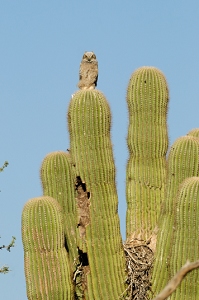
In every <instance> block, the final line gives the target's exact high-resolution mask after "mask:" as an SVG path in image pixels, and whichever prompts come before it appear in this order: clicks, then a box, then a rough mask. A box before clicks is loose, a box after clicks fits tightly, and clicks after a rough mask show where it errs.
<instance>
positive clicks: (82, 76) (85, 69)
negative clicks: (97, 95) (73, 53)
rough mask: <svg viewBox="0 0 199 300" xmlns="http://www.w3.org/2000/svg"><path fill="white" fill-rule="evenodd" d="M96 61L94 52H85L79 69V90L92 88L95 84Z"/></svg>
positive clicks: (96, 73)
mask: <svg viewBox="0 0 199 300" xmlns="http://www.w3.org/2000/svg"><path fill="white" fill-rule="evenodd" d="M97 79H98V62H97V59H96V55H95V53H94V52H85V53H84V55H83V57H82V61H81V64H80V69H79V83H78V87H79V88H80V89H81V90H92V89H94V88H95V87H96V86H97Z"/></svg>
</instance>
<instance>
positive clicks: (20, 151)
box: [0, 0, 199, 300]
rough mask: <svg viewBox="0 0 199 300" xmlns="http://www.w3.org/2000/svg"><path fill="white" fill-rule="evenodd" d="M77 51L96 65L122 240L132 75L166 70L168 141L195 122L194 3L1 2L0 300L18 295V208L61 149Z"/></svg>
mask: <svg viewBox="0 0 199 300" xmlns="http://www.w3.org/2000/svg"><path fill="white" fill-rule="evenodd" d="M85 51H94V52H95V53H96V55H97V58H98V62H99V79H98V87H97V88H98V89H99V90H101V91H102V92H103V93H104V94H105V96H106V98H107V99H108V101H109V103H110V106H111V111H112V120H113V122H112V142H113V145H114V156H115V163H116V168H117V186H118V195H119V214H120V219H121V231H122V235H123V239H125V211H126V203H125V176H126V175H125V169H126V162H127V159H128V151H127V145H126V136H127V128H128V112H127V105H126V100H125V98H126V88H127V85H128V81H129V78H130V76H131V74H132V72H133V71H134V70H135V69H137V68H138V67H141V66H144V65H145V66H155V67H157V68H159V69H160V70H162V72H163V73H164V74H165V76H166V78H167V81H168V85H169V90H170V104H169V114H168V128H169V138H170V145H171V144H172V143H173V142H174V140H175V139H176V138H177V137H179V136H183V135H185V134H186V133H187V132H188V131H190V130H191V129H193V128H197V127H199V118H198V112H199V3H198V1H197V0H194V1H193V0H190V1H185V0H181V1H179V0H176V1H171V0H168V1H160V0H155V1H146V0H145V1H143V0H141V1H133V0H123V1H113V0H110V1H104V0H101V1H91V0H90V1H88V0H84V1H71V0H69V1H63V0H58V1H51V0H48V1H46V0H42V1H41V0H40V1H38V0H34V1H31V0H17V1H11V0H6V1H3V0H0V107H1V129H0V133H1V148H0V154H1V155H0V158H1V162H0V165H3V163H4V161H5V160H7V161H8V162H9V166H8V168H6V169H5V171H4V172H3V173H1V174H0V179H1V180H0V190H1V193H0V208H1V209H0V236H1V240H0V242H1V244H2V243H4V244H6V243H7V244H8V243H9V242H10V240H11V237H12V235H14V236H16V238H17V240H16V247H15V248H13V249H12V251H11V253H6V251H1V252H0V266H1V265H3V264H7V265H9V266H10V268H11V270H12V271H11V272H10V273H9V274H7V275H0V277H1V278H0V289H1V296H0V297H1V299H6V300H11V299H12V300H13V299H15V300H25V299H27V298H26V290H25V288H26V287H25V278H24V270H23V248H22V242H21V212H22V209H23V205H24V204H25V202H26V201H27V200H28V199H30V198H32V197H36V196H39V195H41V194H42V190H41V183H40V178H39V169H40V165H41V162H42V159H43V158H44V157H45V155H46V154H47V153H49V152H52V151H55V150H66V149H67V148H69V138H68V132H67V123H66V112H67V107H68V104H69V101H70V97H71V94H73V93H74V92H75V91H76V90H77V87H76V85H77V82H78V72H79V64H80V61H81V58H82V55H83V53H84V52H85Z"/></svg>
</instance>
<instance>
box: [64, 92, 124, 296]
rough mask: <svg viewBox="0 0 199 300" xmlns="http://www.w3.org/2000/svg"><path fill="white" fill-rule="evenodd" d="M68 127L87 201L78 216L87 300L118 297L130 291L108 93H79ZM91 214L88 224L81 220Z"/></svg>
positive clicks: (73, 156) (72, 106)
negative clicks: (86, 260) (126, 271)
mask: <svg viewBox="0 0 199 300" xmlns="http://www.w3.org/2000/svg"><path fill="white" fill-rule="evenodd" d="M68 126H69V132H70V150H71V154H72V163H73V165H75V171H76V177H77V180H79V183H78V184H77V186H78V193H79V196H80V198H79V199H80V200H81V197H83V196H81V195H85V200H84V202H85V203H86V202H87V203H88V205H87V209H86V210H84V209H82V211H81V212H80V215H79V218H80V222H79V229H80V236H81V238H82V244H81V245H79V248H80V249H81V250H82V251H83V252H84V253H85V252H86V253H87V256H88V261H89V266H88V267H89V273H87V275H86V276H87V291H86V292H87V293H88V299H119V296H120V295H121V294H122V293H123V292H124V290H125V279H126V276H125V259H124V250H123V246H122V239H121V235H120V224H119V217H118V213H117V206H118V199H117V192H116V186H115V165H114V160H113V152H112V145H111V139H110V126H111V113H110V108H109V105H108V103H107V101H106V99H105V97H104V96H103V94H102V93H101V92H99V91H97V90H91V91H79V92H77V93H76V94H74V95H73V98H72V99H71V102H70V105H69V109H68ZM81 189H82V191H81ZM84 193H86V194H84ZM86 195H88V197H86ZM77 199H78V198H77ZM83 199H84V198H83ZM86 215H87V218H88V220H87V223H86V224H85V226H84V223H83V222H82V223H81V219H82V216H86ZM83 244H84V245H83ZM86 299H87V296H86Z"/></svg>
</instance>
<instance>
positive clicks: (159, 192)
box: [126, 67, 169, 240]
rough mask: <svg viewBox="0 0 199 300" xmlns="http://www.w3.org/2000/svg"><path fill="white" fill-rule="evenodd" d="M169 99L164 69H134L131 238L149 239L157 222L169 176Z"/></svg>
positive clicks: (130, 89) (129, 96) (130, 98)
mask: <svg viewBox="0 0 199 300" xmlns="http://www.w3.org/2000/svg"><path fill="white" fill-rule="evenodd" d="M168 99H169V95H168V87H167V83H166V79H165V77H164V75H163V74H162V72H161V71H159V70H158V69H156V68H154V67H142V68H139V69H137V70H136V71H135V72H134V73H133V75H132V77H131V79H130V81H129V85H128V92H127V103H128V109H129V129H128V139H127V142H128V148H129V153H130V157H129V161H128V165H127V179H126V187H127V192H126V197H127V217H126V231H127V238H128V239H132V238H133V239H135V238H136V239H140V240H147V239H149V238H150V237H151V236H152V234H153V231H154V229H155V227H156V225H157V220H158V217H159V214H160V206H161V203H162V201H163V199H164V186H165V177H166V153H167V148H168V133H167V120H166V118H167V108H168Z"/></svg>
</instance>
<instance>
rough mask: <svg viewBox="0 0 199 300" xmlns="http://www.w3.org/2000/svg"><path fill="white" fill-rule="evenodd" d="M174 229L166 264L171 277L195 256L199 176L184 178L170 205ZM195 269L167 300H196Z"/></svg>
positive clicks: (198, 228)
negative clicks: (173, 202)
mask: <svg viewBox="0 0 199 300" xmlns="http://www.w3.org/2000/svg"><path fill="white" fill-rule="evenodd" d="M173 214H174V230H173V231H172V243H171V248H170V257H169V265H170V272H171V275H172V276H174V274H176V273H177V271H178V270H179V269H180V268H181V266H182V265H184V264H185V263H186V262H187V259H189V260H190V261H195V260H198V257H199V247H198V245H199V218H198V214H199V177H191V178H187V179H186V180H185V181H183V183H182V185H181V186H180V188H179V191H178V193H177V197H176V199H175V205H174V210H173ZM198 279H199V270H198V269H196V270H194V271H192V272H191V273H189V274H188V275H187V276H186V277H185V280H183V282H182V283H181V285H180V286H179V288H178V289H177V290H176V291H175V292H174V293H173V294H172V295H171V300H178V299H181V300H187V299H190V300H197V299H199V289H198Z"/></svg>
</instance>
